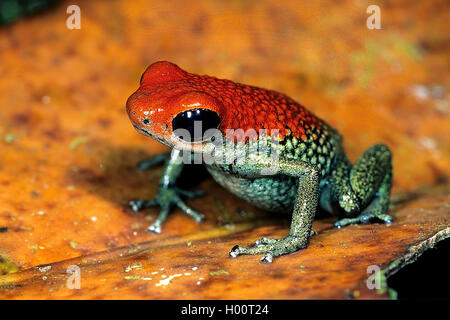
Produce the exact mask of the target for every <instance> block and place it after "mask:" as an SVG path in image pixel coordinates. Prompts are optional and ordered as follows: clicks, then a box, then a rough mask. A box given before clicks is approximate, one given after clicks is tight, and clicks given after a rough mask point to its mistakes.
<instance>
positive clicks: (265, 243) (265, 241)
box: [255, 237, 278, 247]
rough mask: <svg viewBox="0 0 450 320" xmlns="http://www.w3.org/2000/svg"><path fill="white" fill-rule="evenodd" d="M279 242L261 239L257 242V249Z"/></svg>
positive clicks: (271, 239)
mask: <svg viewBox="0 0 450 320" xmlns="http://www.w3.org/2000/svg"><path fill="white" fill-rule="evenodd" d="M277 241H278V240H277V239H273V238H266V237H264V238H261V239H259V240H256V242H255V245H256V246H257V247H258V246H264V245H268V244H272V243H275V242H277Z"/></svg>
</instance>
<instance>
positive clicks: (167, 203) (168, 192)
mask: <svg viewBox="0 0 450 320" xmlns="http://www.w3.org/2000/svg"><path fill="white" fill-rule="evenodd" d="M182 159H183V154H182V151H180V150H176V149H173V150H172V152H171V154H170V158H169V161H168V162H167V164H166V167H165V169H164V173H163V175H162V177H161V183H160V185H159V189H158V194H157V195H156V197H155V198H154V199H152V200H141V199H140V200H134V201H130V207H131V209H132V210H133V211H134V212H137V211H139V210H141V209H145V208H149V207H153V206H157V205H159V206H160V207H161V211H160V214H159V216H158V218H156V220H155V222H153V224H152V225H151V226H150V227H149V228H148V230H149V231H152V232H156V233H160V232H161V226H162V224H163V222H164V221H165V220H166V219H167V216H168V214H169V211H170V209H171V208H172V207H173V206H177V207H178V208H180V209H181V210H182V211H183V212H184V213H186V214H187V215H188V216H190V217H192V218H194V219H195V220H196V221H197V222H199V221H201V220H202V219H203V217H204V216H203V215H202V214H201V213H198V212H197V211H195V210H192V209H191V208H189V207H188V206H187V205H186V204H185V203H184V202H183V200H182V199H181V197H186V198H194V197H196V196H199V195H202V194H203V191H201V190H195V191H187V190H182V189H180V188H178V187H176V186H175V181H176V179H177V178H178V176H179V175H180V173H181V170H182V169H183V162H182ZM155 161H156V160H155ZM157 161H158V162H159V161H161V159H160V158H158V159H157Z"/></svg>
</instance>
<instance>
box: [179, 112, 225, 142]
mask: <svg viewBox="0 0 450 320" xmlns="http://www.w3.org/2000/svg"><path fill="white" fill-rule="evenodd" d="M219 124H220V117H219V115H218V114H217V113H216V112H214V111H212V110H209V109H192V110H187V111H184V112H182V113H180V114H178V115H177V116H176V117H175V118H173V120H172V129H173V131H174V133H175V134H177V132H176V130H177V129H184V130H187V132H189V135H190V140H189V139H187V137H184V136H183V134H180V135H178V136H179V137H180V138H181V139H183V140H185V141H188V142H199V141H205V140H208V139H210V138H211V136H212V134H208V133H207V135H205V131H206V130H208V129H217V128H218V127H219ZM184 130H180V131H179V132H180V133H181V132H182V131H184ZM209 132H211V130H210V131H209ZM200 133H201V135H200Z"/></svg>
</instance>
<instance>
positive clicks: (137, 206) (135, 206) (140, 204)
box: [128, 199, 158, 212]
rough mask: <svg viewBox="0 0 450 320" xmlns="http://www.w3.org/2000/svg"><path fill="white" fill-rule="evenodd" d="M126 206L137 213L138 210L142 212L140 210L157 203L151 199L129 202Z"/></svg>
mask: <svg viewBox="0 0 450 320" xmlns="http://www.w3.org/2000/svg"><path fill="white" fill-rule="evenodd" d="M128 204H129V206H130V208H131V210H133V212H138V211H139V210H142V209H146V208H150V207H154V206H156V205H157V204H158V202H157V201H156V200H155V199H153V200H141V199H139V200H133V201H130V202H129V203H128Z"/></svg>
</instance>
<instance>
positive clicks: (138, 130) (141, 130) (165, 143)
mask: <svg viewBox="0 0 450 320" xmlns="http://www.w3.org/2000/svg"><path fill="white" fill-rule="evenodd" d="M133 127H134V128H135V129H136V130H137V132H139V133H141V134H143V135H144V136H147V137H150V138H152V139H154V140H156V141H158V142H159V143H162V144H164V145H166V146H168V147H172V146H171V144H170V143H169V142H168V141H166V139H164V138H162V137H160V136H158V135H156V134H154V133H152V132H150V131H149V130H146V129H144V128H141V127H139V126H137V125H135V124H133Z"/></svg>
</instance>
